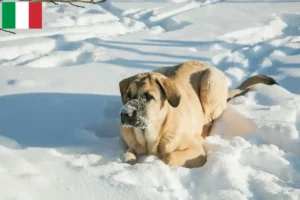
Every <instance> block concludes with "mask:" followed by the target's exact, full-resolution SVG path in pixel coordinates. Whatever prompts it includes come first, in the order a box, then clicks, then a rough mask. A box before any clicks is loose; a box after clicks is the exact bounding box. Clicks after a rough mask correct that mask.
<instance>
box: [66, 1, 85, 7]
mask: <svg viewBox="0 0 300 200" xmlns="http://www.w3.org/2000/svg"><path fill="white" fill-rule="evenodd" d="M69 4H71V5H72V6H75V7H79V8H84V6H79V5H76V4H74V3H72V2H71V1H69Z"/></svg>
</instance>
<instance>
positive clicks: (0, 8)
mask: <svg viewBox="0 0 300 200" xmlns="http://www.w3.org/2000/svg"><path fill="white" fill-rule="evenodd" d="M0 28H2V3H0Z"/></svg>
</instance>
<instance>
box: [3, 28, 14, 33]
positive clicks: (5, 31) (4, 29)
mask: <svg viewBox="0 0 300 200" xmlns="http://www.w3.org/2000/svg"><path fill="white" fill-rule="evenodd" d="M0 30H1V31H4V32H7V33H11V34H16V33H15V32H13V31H8V30H5V29H3V28H0Z"/></svg>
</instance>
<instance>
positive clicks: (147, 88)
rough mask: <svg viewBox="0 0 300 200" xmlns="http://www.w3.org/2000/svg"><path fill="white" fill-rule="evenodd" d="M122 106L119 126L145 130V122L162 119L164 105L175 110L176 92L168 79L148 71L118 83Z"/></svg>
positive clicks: (177, 101)
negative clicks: (120, 124)
mask: <svg viewBox="0 0 300 200" xmlns="http://www.w3.org/2000/svg"><path fill="white" fill-rule="evenodd" d="M119 87H120V92H121V97H122V102H123V105H124V106H123V107H122V109H121V122H122V125H123V126H128V127H136V128H142V129H145V128H146V127H147V125H148V124H149V123H154V122H157V121H158V120H162V119H164V117H165V116H166V114H167V108H168V106H169V105H170V106H172V107H177V106H178V105H179V103H180V99H181V96H180V93H179V90H178V88H177V86H176V84H175V83H174V81H173V80H172V79H170V78H167V77H165V76H163V75H162V74H159V73H155V72H149V73H142V74H137V75H135V76H132V77H129V78H126V79H124V80H122V81H121V82H120V83H119Z"/></svg>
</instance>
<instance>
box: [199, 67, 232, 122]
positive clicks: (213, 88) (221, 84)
mask: <svg viewBox="0 0 300 200" xmlns="http://www.w3.org/2000/svg"><path fill="white" fill-rule="evenodd" d="M199 84H200V100H201V104H202V108H203V113H204V117H205V121H204V124H208V123H210V122H211V121H212V120H214V119H216V118H218V117H219V116H220V115H221V114H222V113H223V111H224V110H225V109H226V108H227V96H228V88H227V81H226V77H225V75H224V73H223V72H222V71H220V70H219V69H217V68H209V69H207V70H205V72H203V75H202V78H201V80H200V83H199Z"/></svg>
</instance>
